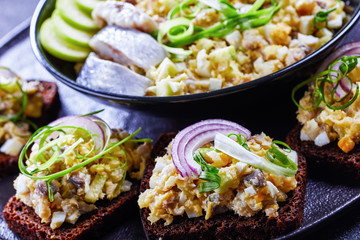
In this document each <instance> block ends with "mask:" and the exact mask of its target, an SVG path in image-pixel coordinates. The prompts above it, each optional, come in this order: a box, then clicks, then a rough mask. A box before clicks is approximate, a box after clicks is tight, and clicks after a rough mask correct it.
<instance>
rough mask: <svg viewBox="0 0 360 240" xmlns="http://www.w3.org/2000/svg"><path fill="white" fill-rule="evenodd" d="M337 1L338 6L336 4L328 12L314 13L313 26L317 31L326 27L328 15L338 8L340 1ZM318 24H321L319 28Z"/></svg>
mask: <svg viewBox="0 0 360 240" xmlns="http://www.w3.org/2000/svg"><path fill="white" fill-rule="evenodd" d="M337 1H338V4H336V6H335V7H333V8H331V9H330V10H328V11H320V12H317V13H316V15H315V17H314V26H315V27H316V28H317V29H321V28H324V27H327V25H328V17H329V14H330V13H332V12H334V11H335V10H336V9H337V8H338V7H339V6H340V2H341V0H337ZM319 23H321V25H322V26H320V25H319Z"/></svg>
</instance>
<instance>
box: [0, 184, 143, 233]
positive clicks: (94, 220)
mask: <svg viewBox="0 0 360 240" xmlns="http://www.w3.org/2000/svg"><path fill="white" fill-rule="evenodd" d="M132 182H133V184H132V187H131V189H130V191H128V192H123V193H121V194H120V196H118V197H117V198H115V199H113V200H111V201H109V200H101V201H99V202H97V203H96V206H97V209H96V210H94V211H92V212H90V213H87V214H84V215H82V216H80V218H79V219H78V221H77V222H76V223H75V224H74V225H72V224H69V223H64V224H63V225H62V226H61V227H60V228H57V229H52V228H50V223H41V219H40V217H39V216H38V215H37V214H36V213H35V212H34V210H33V209H32V208H31V207H29V206H27V205H25V204H24V203H23V202H22V201H20V200H18V199H16V197H15V196H13V197H11V198H10V199H9V201H8V203H7V204H6V205H5V207H4V210H3V212H2V215H3V217H4V219H5V221H6V222H7V224H8V226H9V228H10V229H11V230H12V231H14V232H15V233H16V234H17V235H18V236H19V237H20V238H21V239H27V240H36V239H54V240H74V239H101V238H100V237H101V235H102V234H104V233H105V232H106V230H107V229H109V228H112V227H114V225H115V224H118V223H119V219H124V216H126V214H127V212H128V211H127V209H131V204H133V205H135V199H136V197H137V196H138V194H139V183H138V182H135V181H132ZM129 206H130V208H129ZM120 214H121V216H120Z"/></svg>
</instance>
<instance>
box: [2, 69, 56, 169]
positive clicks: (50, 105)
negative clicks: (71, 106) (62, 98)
mask: <svg viewBox="0 0 360 240" xmlns="http://www.w3.org/2000/svg"><path fill="white" fill-rule="evenodd" d="M58 103H59V99H58V95H57V87H56V84H55V83H52V82H46V81H25V80H22V79H21V78H20V77H19V76H17V75H16V74H15V73H13V72H12V71H10V70H9V69H7V68H0V175H2V174H4V173H9V172H13V171H16V170H17V159H18V155H19V153H20V151H21V149H22V148H23V146H24V145H25V143H26V142H27V141H28V140H29V138H30V136H31V134H32V133H31V131H32V130H33V129H35V128H36V125H44V124H45V123H48V122H49V121H50V120H51V119H55V118H56V114H57V110H58V109H59V106H57V105H58Z"/></svg>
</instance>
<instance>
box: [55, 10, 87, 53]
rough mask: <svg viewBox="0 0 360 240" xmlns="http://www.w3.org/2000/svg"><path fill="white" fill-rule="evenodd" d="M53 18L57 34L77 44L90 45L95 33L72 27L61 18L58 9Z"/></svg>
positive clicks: (81, 45)
mask: <svg viewBox="0 0 360 240" xmlns="http://www.w3.org/2000/svg"><path fill="white" fill-rule="evenodd" d="M51 18H52V22H53V23H54V24H53V25H54V31H55V33H56V35H58V36H59V37H61V38H62V39H64V40H65V41H67V42H69V43H72V44H75V45H77V46H80V47H89V42H90V40H91V38H92V36H93V35H94V33H91V32H89V31H83V30H79V29H77V28H74V27H72V26H71V25H69V24H68V23H67V22H65V21H64V20H63V19H62V18H61V16H60V14H59V11H58V10H55V11H54V12H53V14H52V16H51Z"/></svg>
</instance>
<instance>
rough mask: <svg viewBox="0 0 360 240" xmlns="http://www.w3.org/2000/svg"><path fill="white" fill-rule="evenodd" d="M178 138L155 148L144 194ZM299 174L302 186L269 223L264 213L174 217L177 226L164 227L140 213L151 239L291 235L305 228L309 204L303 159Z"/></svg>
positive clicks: (165, 140) (143, 184)
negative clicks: (159, 159) (160, 159)
mask: <svg viewBox="0 0 360 240" xmlns="http://www.w3.org/2000/svg"><path fill="white" fill-rule="evenodd" d="M174 136H175V134H174V133H169V134H165V135H162V136H161V137H160V138H159V139H158V141H157V142H156V144H155V145H154V147H153V152H152V154H151V158H150V160H149V163H148V165H147V168H146V170H145V173H144V177H143V179H142V182H141V185H140V192H144V191H145V190H146V189H148V188H149V180H150V177H151V175H152V170H153V168H154V165H155V161H154V160H155V158H156V157H157V156H162V155H164V154H165V153H166V150H165V148H166V147H167V145H168V144H169V142H170V141H171V140H172V138H173V137H174ZM298 168H299V171H298V172H297V174H296V180H297V181H298V185H297V187H296V189H295V190H294V191H291V192H290V194H288V196H289V198H288V200H287V201H286V202H285V203H279V207H280V208H279V210H278V213H279V216H278V217H277V218H274V219H269V218H268V217H266V216H265V214H264V213H257V214H256V215H255V216H253V217H239V216H238V215H235V214H233V213H232V212H230V211H229V212H226V213H223V214H219V215H215V216H213V217H211V218H210V219H208V220H205V219H204V217H198V218H187V217H186V216H176V217H174V221H173V223H171V224H170V225H168V226H164V221H162V220H160V221H158V222H155V223H153V224H151V223H150V221H148V220H147V216H148V215H149V209H148V208H144V209H140V215H141V220H142V223H143V227H144V230H145V233H146V236H147V239H159V238H161V239H163V240H164V239H269V238H273V237H276V236H279V235H282V234H284V233H287V232H290V231H292V230H294V229H296V228H298V227H300V226H301V224H302V220H303V210H304V204H305V190H306V161H305V158H304V157H303V156H302V155H299V166H298Z"/></svg>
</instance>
